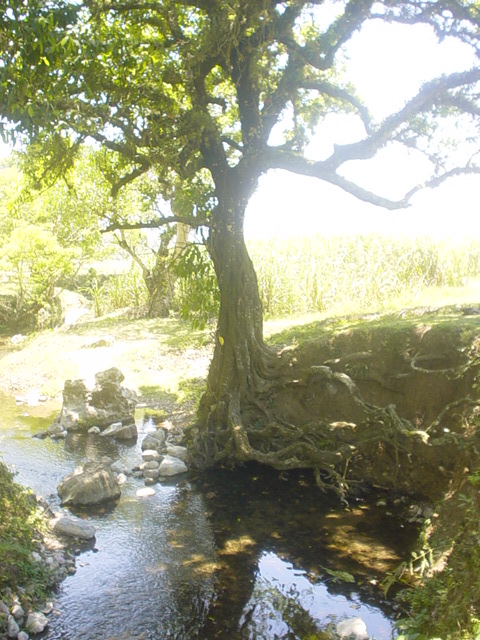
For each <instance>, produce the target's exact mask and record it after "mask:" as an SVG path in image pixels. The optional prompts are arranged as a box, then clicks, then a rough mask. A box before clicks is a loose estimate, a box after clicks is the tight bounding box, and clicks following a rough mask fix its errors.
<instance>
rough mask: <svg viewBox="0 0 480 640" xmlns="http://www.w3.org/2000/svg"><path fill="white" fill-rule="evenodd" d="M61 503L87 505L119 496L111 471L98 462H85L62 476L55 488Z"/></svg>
mask: <svg viewBox="0 0 480 640" xmlns="http://www.w3.org/2000/svg"><path fill="white" fill-rule="evenodd" d="M57 491H58V495H59V496H60V498H61V501H62V504H66V505H69V504H70V505H78V506H88V505H95V504H101V503H102V502H108V501H110V500H116V499H117V498H119V497H120V493H121V492H120V486H119V484H118V482H117V479H116V477H115V475H114V474H113V472H112V471H111V470H110V469H109V468H108V467H107V466H105V465H104V464H102V463H99V462H86V463H85V464H84V465H82V466H80V467H77V469H75V471H74V472H73V473H72V474H71V475H70V476H67V477H66V478H64V479H63V480H62V481H61V482H60V484H59V485H58V488H57Z"/></svg>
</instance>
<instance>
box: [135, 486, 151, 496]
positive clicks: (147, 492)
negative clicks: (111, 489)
mask: <svg viewBox="0 0 480 640" xmlns="http://www.w3.org/2000/svg"><path fill="white" fill-rule="evenodd" d="M136 495H137V496H138V497H139V498H146V497H147V496H154V495H155V489H152V488H150V487H143V488H141V489H137V492H136Z"/></svg>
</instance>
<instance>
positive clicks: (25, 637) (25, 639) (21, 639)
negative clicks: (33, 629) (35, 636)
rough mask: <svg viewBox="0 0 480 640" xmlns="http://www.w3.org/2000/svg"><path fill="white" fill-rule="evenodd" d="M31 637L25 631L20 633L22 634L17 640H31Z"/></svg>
mask: <svg viewBox="0 0 480 640" xmlns="http://www.w3.org/2000/svg"><path fill="white" fill-rule="evenodd" d="M29 638H30V636H29V635H28V633H25V631H20V633H19V634H18V636H17V640H29Z"/></svg>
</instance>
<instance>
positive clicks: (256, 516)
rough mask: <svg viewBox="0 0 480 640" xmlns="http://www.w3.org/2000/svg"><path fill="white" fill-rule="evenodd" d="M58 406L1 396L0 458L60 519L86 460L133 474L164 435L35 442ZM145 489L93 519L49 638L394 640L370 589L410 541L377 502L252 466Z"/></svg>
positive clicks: (306, 477) (131, 491)
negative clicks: (64, 489) (357, 622)
mask: <svg viewBox="0 0 480 640" xmlns="http://www.w3.org/2000/svg"><path fill="white" fill-rule="evenodd" d="M58 409H59V407H58V406H53V405H51V404H39V405H38V406H34V407H32V406H27V405H22V406H17V404H16V402H15V400H14V399H13V398H10V397H6V396H2V397H0V457H1V458H3V460H4V462H5V463H6V464H8V465H9V466H14V467H15V470H16V471H17V476H16V480H17V481H18V482H21V483H22V484H25V485H28V486H29V487H31V488H32V489H33V491H34V492H35V493H37V494H39V495H42V496H43V497H44V498H45V499H46V500H47V502H48V503H49V504H50V506H51V508H52V510H53V511H59V510H60V509H61V507H60V502H59V499H58V496H57V493H56V488H57V485H58V483H59V482H60V480H61V479H62V478H63V477H65V476H66V475H68V474H70V473H71V472H72V471H73V470H74V469H75V467H77V466H78V465H79V464H81V463H82V462H84V461H85V459H86V458H100V457H101V456H103V455H108V456H109V457H111V458H113V459H119V460H121V461H122V462H123V463H124V464H125V465H126V466H127V467H128V468H132V467H133V466H134V465H135V464H138V463H139V462H140V461H141V448H140V444H141V440H142V438H143V436H144V434H145V433H146V432H148V430H151V429H153V428H155V427H154V425H153V424H152V423H151V421H149V420H144V415H143V413H142V411H141V410H138V411H137V426H138V428H139V438H138V442H137V443H136V444H135V445H125V444H120V443H118V442H115V441H113V440H107V439H105V438H99V437H98V436H94V435H77V434H69V436H68V437H67V438H66V439H65V440H60V441H54V440H51V439H49V438H46V439H44V440H40V439H37V438H33V437H32V436H33V435H34V434H35V433H38V432H39V431H43V430H45V429H46V427H47V426H48V425H49V424H50V423H51V422H52V419H53V417H54V416H55V415H56V413H58ZM142 486H143V481H142V480H139V479H136V478H133V477H128V479H127V481H126V483H125V484H124V485H122V497H121V499H120V501H119V502H118V503H117V504H116V505H115V506H114V507H109V508H103V509H97V510H96V511H93V512H92V511H90V512H89V513H88V519H89V520H90V521H91V522H92V523H93V524H94V525H95V527H96V530H97V533H96V539H95V543H94V544H90V545H89V546H87V547H85V548H83V549H82V550H81V552H80V553H79V555H78V557H77V571H76V573H75V574H74V575H71V576H69V577H68V578H67V579H66V580H65V581H64V582H63V583H62V584H61V585H60V587H59V589H58V593H56V595H55V599H54V611H53V613H52V615H51V616H50V624H49V627H48V628H47V630H46V632H44V634H42V636H41V637H42V638H45V639H46V640H60V639H61V640H97V639H101V640H120V639H122V640H166V639H170V638H175V639H178V640H188V639H189V638H199V639H201V640H214V639H215V638H222V639H225V640H227V639H228V640H231V639H232V640H235V639H236V638H238V639H252V640H254V639H257V638H261V639H265V640H270V639H272V640H273V639H279V640H280V639H289V640H290V639H297V638H298V639H299V640H303V639H305V640H306V639H307V638H308V639H313V638H317V639H320V638H321V639H324V640H327V639H333V638H338V636H337V635H336V634H335V629H336V626H337V624H338V623H339V622H341V621H342V620H346V619H349V618H355V617H359V618H361V619H362V620H363V621H364V623H365V624H366V627H367V630H368V634H369V637H370V638H371V639H375V640H388V639H390V638H393V637H394V635H395V633H394V630H393V624H394V622H393V618H394V612H393V610H392V608H391V606H390V605H389V604H388V602H385V601H382V600H381V599H380V594H381V591H380V590H378V589H375V588H374V586H375V585H376V584H378V581H379V580H380V579H381V576H382V574H384V573H385V572H386V571H388V570H392V569H393V568H395V566H396V565H397V564H398V563H399V562H400V561H401V560H402V559H404V558H405V556H406V554H407V553H408V549H409V548H410V547H411V545H412V543H413V541H414V538H415V530H414V528H413V526H412V527H410V526H407V525H405V523H402V522H401V521H400V520H397V519H396V517H395V516H394V514H393V513H391V512H390V511H389V510H388V508H387V507H386V506H385V504H384V503H383V502H382V501H381V500H380V496H379V495H371V496H370V497H369V499H368V500H365V499H362V500H358V502H357V503H356V504H354V505H351V507H350V508H349V509H345V508H341V507H340V506H339V505H338V502H335V501H333V500H332V499H331V498H329V497H328V496H326V495H325V494H323V493H321V492H320V491H319V489H318V488H317V487H316V486H315V485H314V483H313V482H312V478H311V476H310V474H309V473H308V472H290V473H288V474H279V473H278V472H275V471H271V470H267V469H262V468H259V467H252V466H247V467H245V468H244V469H241V470H240V471H236V472H231V471H229V472H227V471H216V472H211V473H207V474H205V475H202V476H196V475H194V474H184V475H182V476H177V477H176V478H175V479H172V480H168V481H162V482H160V483H157V484H155V485H154V489H155V495H153V496H150V497H143V498H141V497H137V496H136V491H137V489H139V488H140V487H142ZM376 505H378V506H376ZM381 505H383V506H381ZM77 515H78V513H77ZM83 515H84V516H85V517H87V516H86V515H85V514H83Z"/></svg>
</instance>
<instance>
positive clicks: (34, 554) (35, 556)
mask: <svg viewBox="0 0 480 640" xmlns="http://www.w3.org/2000/svg"><path fill="white" fill-rule="evenodd" d="M31 556H32V560H33V561H34V562H42V556H41V555H40V554H39V553H37V552H36V551H32V553H31Z"/></svg>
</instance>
